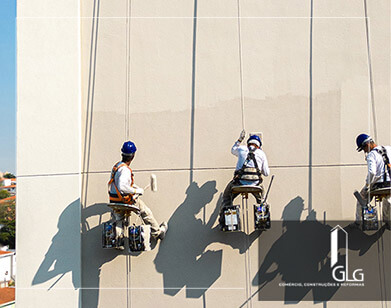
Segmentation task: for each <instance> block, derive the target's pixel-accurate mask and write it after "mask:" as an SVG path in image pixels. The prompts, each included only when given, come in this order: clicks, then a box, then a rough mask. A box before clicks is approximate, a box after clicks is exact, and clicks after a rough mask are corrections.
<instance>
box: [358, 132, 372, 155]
mask: <svg viewBox="0 0 391 308" xmlns="http://www.w3.org/2000/svg"><path fill="white" fill-rule="evenodd" d="M370 141H372V138H371V136H369V135H367V134H360V135H358V136H357V138H356V144H357V151H359V152H360V151H362V150H363V149H364V146H365V145H366V144H367V143H368V142H370Z"/></svg>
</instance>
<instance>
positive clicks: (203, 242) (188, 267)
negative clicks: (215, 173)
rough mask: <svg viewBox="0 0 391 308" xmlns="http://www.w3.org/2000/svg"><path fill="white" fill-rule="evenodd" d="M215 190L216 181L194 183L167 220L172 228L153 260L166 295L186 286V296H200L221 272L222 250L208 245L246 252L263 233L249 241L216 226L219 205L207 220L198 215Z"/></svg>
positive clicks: (238, 233) (243, 236) (253, 234)
mask: <svg viewBox="0 0 391 308" xmlns="http://www.w3.org/2000/svg"><path fill="white" fill-rule="evenodd" d="M216 193H217V190H216V181H209V182H206V183H205V184H203V185H202V186H198V184H197V183H196V182H192V183H191V184H190V186H189V187H188V188H187V190H186V199H185V200H184V201H183V203H182V204H181V205H179V206H178V208H177V209H176V211H175V212H174V214H173V215H172V216H171V218H170V220H169V221H168V225H169V231H168V232H167V235H166V237H165V239H164V241H162V242H161V244H160V246H159V252H158V254H157V256H156V258H155V260H154V263H155V265H156V269H157V271H158V272H160V273H162V274H163V282H164V293H165V294H167V295H171V296H175V295H176V294H177V293H178V292H179V291H180V290H181V289H182V288H183V287H185V288H186V297H190V298H198V297H201V296H202V295H203V294H204V293H205V291H206V290H207V289H208V288H210V287H211V286H212V284H213V283H214V282H215V281H216V280H217V279H218V278H219V277H220V275H221V265H222V255H223V251H222V250H206V248H207V246H208V245H210V244H212V243H215V242H220V243H224V244H228V245H230V246H231V247H232V248H236V249H238V250H239V252H240V253H244V252H245V251H246V249H247V248H248V247H249V245H251V243H252V242H253V241H254V240H255V239H256V238H257V237H258V236H259V234H260V232H253V233H252V234H251V235H250V236H249V241H247V239H246V235H245V234H244V233H242V232H234V233H232V234H227V233H224V232H222V231H220V228H219V226H218V225H217V226H215V227H213V226H214V224H215V222H216V221H217V217H218V213H219V208H220V204H218V205H217V206H216V207H215V210H214V212H213V213H212V215H211V216H210V217H209V219H207V220H206V221H205V222H203V221H202V220H201V219H198V218H196V215H197V214H199V213H200V212H201V210H202V209H203V208H205V207H206V205H207V204H208V203H210V202H211V201H212V199H213V197H214V195H215V194H216ZM220 202H221V196H220V199H219V202H218V203H220Z"/></svg>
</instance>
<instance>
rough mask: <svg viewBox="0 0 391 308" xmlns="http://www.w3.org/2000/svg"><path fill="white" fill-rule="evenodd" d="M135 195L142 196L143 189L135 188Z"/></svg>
mask: <svg viewBox="0 0 391 308" xmlns="http://www.w3.org/2000/svg"><path fill="white" fill-rule="evenodd" d="M135 193H136V194H138V195H142V194H144V189H142V188H136V192H135Z"/></svg>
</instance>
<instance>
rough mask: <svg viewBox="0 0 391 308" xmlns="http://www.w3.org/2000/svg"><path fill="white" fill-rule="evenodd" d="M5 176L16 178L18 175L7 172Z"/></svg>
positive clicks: (6, 177)
mask: <svg viewBox="0 0 391 308" xmlns="http://www.w3.org/2000/svg"><path fill="white" fill-rule="evenodd" d="M3 177H4V178H5V179H14V178H16V176H15V175H14V174H12V173H6V174H4V175H3Z"/></svg>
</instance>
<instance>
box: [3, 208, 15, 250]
mask: <svg viewBox="0 0 391 308" xmlns="http://www.w3.org/2000/svg"><path fill="white" fill-rule="evenodd" d="M0 225H2V228H1V229H0V244H2V245H8V246H9V248H10V249H15V232H16V228H15V202H12V203H10V204H2V205H0Z"/></svg>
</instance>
